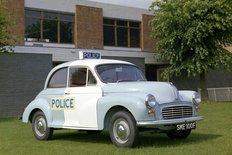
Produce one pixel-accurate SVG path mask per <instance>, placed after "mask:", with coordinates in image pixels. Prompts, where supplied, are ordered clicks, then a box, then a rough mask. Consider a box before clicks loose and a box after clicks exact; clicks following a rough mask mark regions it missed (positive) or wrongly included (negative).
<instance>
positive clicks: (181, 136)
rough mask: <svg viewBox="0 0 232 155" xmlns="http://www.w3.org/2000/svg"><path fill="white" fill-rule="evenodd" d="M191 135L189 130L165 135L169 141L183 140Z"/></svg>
mask: <svg viewBox="0 0 232 155" xmlns="http://www.w3.org/2000/svg"><path fill="white" fill-rule="evenodd" d="M190 133H191V130H183V131H170V132H168V133H167V136H168V137H169V138H171V139H185V138H187V137H188V136H189V135H190Z"/></svg>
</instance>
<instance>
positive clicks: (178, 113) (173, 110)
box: [162, 106, 193, 119]
mask: <svg viewBox="0 0 232 155" xmlns="http://www.w3.org/2000/svg"><path fill="white" fill-rule="evenodd" d="M162 115H163V119H178V118H186V117H192V115H193V108H192V107H191V106H176V107H167V108H164V109H163V110H162Z"/></svg>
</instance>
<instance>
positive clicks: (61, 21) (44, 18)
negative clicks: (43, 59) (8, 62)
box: [25, 9, 74, 43]
mask: <svg viewBox="0 0 232 155" xmlns="http://www.w3.org/2000/svg"><path fill="white" fill-rule="evenodd" d="M73 27H74V15H73V14H64V13H59V12H47V11H35V10H28V9H26V10H25V41H39V42H48V43H73V42H74V41H73V39H74V38H73Z"/></svg>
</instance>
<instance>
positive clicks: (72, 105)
mask: <svg viewBox="0 0 232 155" xmlns="http://www.w3.org/2000/svg"><path fill="white" fill-rule="evenodd" d="M200 101H201V98H200V95H199V94H198V93H197V92H194V91H178V90H177V89H176V87H175V86H174V85H173V84H172V83H169V82H148V81H146V79H145V77H144V76H143V74H142V72H141V71H140V70H139V69H138V68H137V67H136V66H135V65H134V64H131V63H128V62H125V61H118V60H104V59H99V60H77V61H72V62H67V63H64V64H61V65H58V66H56V67H55V68H53V69H52V70H51V72H50V73H49V74H48V77H47V79H46V82H45V85H44V89H43V90H42V91H41V92H40V93H39V94H38V95H37V96H36V98H35V99H34V100H33V101H32V102H31V103H30V104H29V105H28V106H27V107H26V109H25V111H24V113H23V122H25V123H27V122H29V121H30V122H31V123H32V130H33V133H34V136H35V137H36V138H37V139H39V140H47V139H50V138H51V137H52V134H53V130H54V129H61V128H67V129H78V130H85V131H87V133H98V134H99V133H100V132H101V131H103V130H108V131H109V134H110V138H111V140H112V142H113V143H114V144H115V145H116V146H118V147H134V146H136V145H137V143H138V137H139V136H138V134H139V132H140V131H151V132H152V133H154V132H158V133H166V134H167V136H168V137H170V138H186V137H188V136H189V134H190V132H191V130H192V129H195V128H196V121H198V120H202V119H203V118H202V117H198V111H199V109H200V107H199V104H200Z"/></svg>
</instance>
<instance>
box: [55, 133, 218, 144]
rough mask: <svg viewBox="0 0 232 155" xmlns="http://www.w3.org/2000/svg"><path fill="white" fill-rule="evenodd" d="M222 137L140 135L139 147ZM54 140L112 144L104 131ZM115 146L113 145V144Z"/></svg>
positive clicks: (189, 142)
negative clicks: (178, 137) (175, 137)
mask: <svg viewBox="0 0 232 155" xmlns="http://www.w3.org/2000/svg"><path fill="white" fill-rule="evenodd" d="M221 136H222V135H217V134H204V133H191V134H190V136H189V137H188V138H186V139H170V138H168V137H167V136H166V134H150V133H140V135H139V145H138V147H151V146H154V147H167V146H179V145H183V143H184V144H185V145H188V144H189V145H191V144H194V143H199V142H204V141H211V140H214V139H217V138H219V137H221ZM53 140H62V141H76V142H84V143H101V144H110V143H112V142H111V140H110V135H109V133H108V132H106V131H104V132H103V133H101V134H100V135H98V134H91V135H88V134H87V133H86V132H80V131H78V132H71V133H70V132H69V133H65V132H62V133H58V134H54V136H53ZM112 145H113V144H112Z"/></svg>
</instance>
